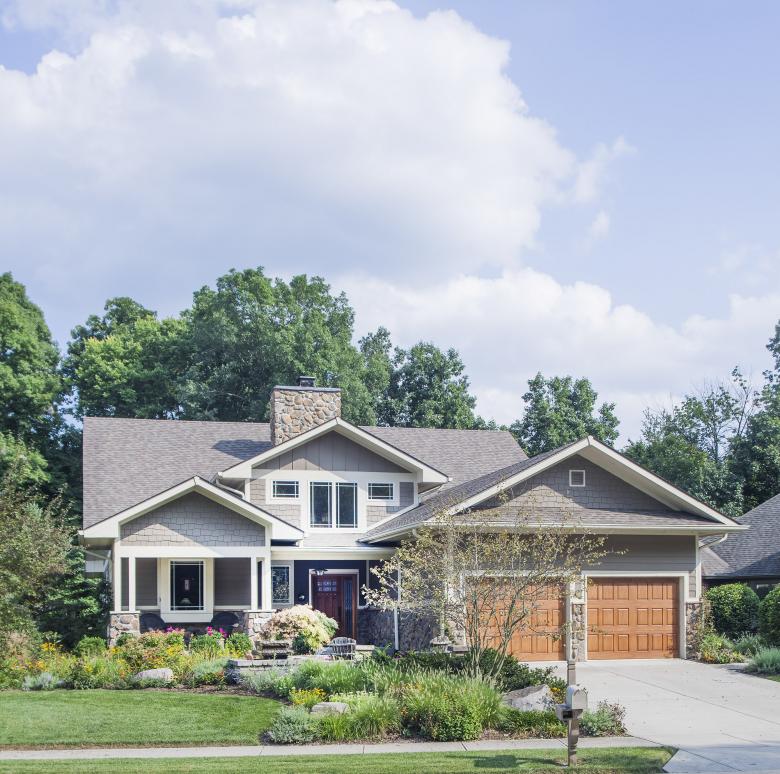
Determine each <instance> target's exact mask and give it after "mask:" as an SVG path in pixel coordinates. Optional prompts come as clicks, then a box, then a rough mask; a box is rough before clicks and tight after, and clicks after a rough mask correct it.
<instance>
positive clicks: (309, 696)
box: [290, 688, 327, 710]
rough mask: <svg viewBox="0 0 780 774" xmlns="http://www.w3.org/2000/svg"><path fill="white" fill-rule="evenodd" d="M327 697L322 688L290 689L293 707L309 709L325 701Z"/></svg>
mask: <svg viewBox="0 0 780 774" xmlns="http://www.w3.org/2000/svg"><path fill="white" fill-rule="evenodd" d="M326 698H327V696H326V695H325V691H323V690H322V688H293V689H292V691H290V701H291V702H292V704H293V707H303V708H304V709H308V710H310V709H311V708H312V707H313V706H314V705H315V704H319V703H320V702H321V701H325V699H326Z"/></svg>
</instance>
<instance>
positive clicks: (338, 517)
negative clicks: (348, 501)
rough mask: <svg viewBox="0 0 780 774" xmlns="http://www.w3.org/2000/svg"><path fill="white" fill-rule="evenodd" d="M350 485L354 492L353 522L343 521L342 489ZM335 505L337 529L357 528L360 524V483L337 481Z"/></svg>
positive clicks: (334, 493)
mask: <svg viewBox="0 0 780 774" xmlns="http://www.w3.org/2000/svg"><path fill="white" fill-rule="evenodd" d="M347 487H349V488H350V489H351V490H352V492H353V500H352V502H353V520H352V524H342V523H341V490H342V488H345V489H346V488H347ZM333 496H334V505H335V506H336V507H335V511H336V525H335V528H336V529H357V526H358V485H357V482H355V481H336V486H335V487H334V490H333Z"/></svg>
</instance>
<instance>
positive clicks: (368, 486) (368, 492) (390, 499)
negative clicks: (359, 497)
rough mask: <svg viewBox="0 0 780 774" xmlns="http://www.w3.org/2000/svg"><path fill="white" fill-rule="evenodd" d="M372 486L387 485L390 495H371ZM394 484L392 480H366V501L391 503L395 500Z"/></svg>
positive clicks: (375, 503) (377, 503)
mask: <svg viewBox="0 0 780 774" xmlns="http://www.w3.org/2000/svg"><path fill="white" fill-rule="evenodd" d="M372 486H389V487H390V497H371V487H372ZM396 494H397V493H396V485H395V482H393V481H367V482H366V501H367V502H369V503H371V504H374V505H385V506H387V505H393V503H396V502H397V497H396Z"/></svg>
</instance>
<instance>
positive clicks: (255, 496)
mask: <svg viewBox="0 0 780 774" xmlns="http://www.w3.org/2000/svg"><path fill="white" fill-rule="evenodd" d="M266 485H268V486H270V485H271V482H270V481H266V479H264V478H253V479H252V480H251V481H250V482H249V502H251V503H252V505H256V506H257V507H258V508H262V510H264V511H265V512H266V513H270V514H271V515H272V516H276V517H277V518H279V519H282V520H283V521H286V522H287V523H288V524H292V525H293V526H294V527H303V526H304V525H303V523H302V522H303V519H302V518H301V501H300V500H293V501H292V502H290V503H267V502H266V501H265V488H266Z"/></svg>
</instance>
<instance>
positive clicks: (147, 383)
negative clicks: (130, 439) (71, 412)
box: [64, 298, 185, 419]
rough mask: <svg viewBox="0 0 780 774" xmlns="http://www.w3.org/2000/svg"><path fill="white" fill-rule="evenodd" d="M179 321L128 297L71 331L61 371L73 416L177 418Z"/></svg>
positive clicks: (111, 301) (180, 352) (181, 331)
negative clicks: (70, 388)
mask: <svg viewBox="0 0 780 774" xmlns="http://www.w3.org/2000/svg"><path fill="white" fill-rule="evenodd" d="M184 331H185V325H184V323H183V322H182V321H181V320H178V319H173V318H167V319H163V320H158V319H157V314H156V313H155V312H153V311H151V310H149V309H146V308H145V307H143V306H141V304H139V303H137V302H136V301H133V300H132V299H130V298H112V299H109V300H108V301H107V302H106V305H105V314H104V315H103V316H102V317H98V316H97V315H90V317H89V318H88V319H87V322H86V323H85V324H84V325H80V326H77V327H76V328H74V330H73V332H72V338H71V342H70V344H69V345H68V356H67V358H66V360H65V364H64V371H65V373H66V374H67V376H68V377H69V378H70V380H71V382H72V384H73V385H74V387H75V389H76V398H77V399H76V413H77V415H78V416H84V415H87V414H91V415H93V416H116V417H142V418H148V419H165V418H173V417H177V416H178V415H179V414H180V413H181V407H180V405H179V399H178V391H179V380H180V378H181V374H182V371H183V366H184V362H183V359H182V355H183V351H184V348H183V335H184Z"/></svg>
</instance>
